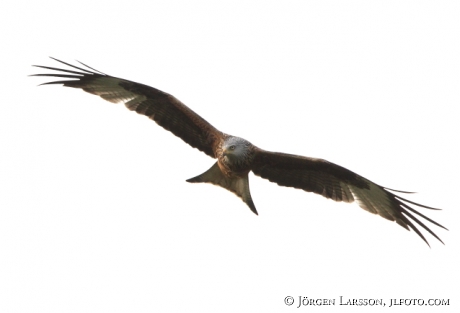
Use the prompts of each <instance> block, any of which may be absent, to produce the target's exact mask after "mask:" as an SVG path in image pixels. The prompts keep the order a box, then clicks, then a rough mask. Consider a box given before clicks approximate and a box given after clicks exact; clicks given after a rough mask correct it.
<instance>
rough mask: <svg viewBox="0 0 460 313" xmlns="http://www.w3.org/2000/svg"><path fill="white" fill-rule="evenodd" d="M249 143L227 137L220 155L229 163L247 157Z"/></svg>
mask: <svg viewBox="0 0 460 313" xmlns="http://www.w3.org/2000/svg"><path fill="white" fill-rule="evenodd" d="M250 146H251V143H250V142H249V141H247V140H245V139H243V138H239V137H233V136H232V137H229V138H227V139H226V140H225V141H224V143H223V145H222V154H223V156H224V157H226V158H227V159H228V160H229V161H233V160H239V159H242V158H244V157H245V156H247V154H248V153H249V147H250Z"/></svg>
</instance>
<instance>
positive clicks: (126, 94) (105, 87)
mask: <svg viewBox="0 0 460 313" xmlns="http://www.w3.org/2000/svg"><path fill="white" fill-rule="evenodd" d="M119 82H120V80H119V79H117V78H112V77H101V78H97V79H94V80H93V81H91V86H89V87H84V88H83V90H84V91H86V92H89V93H92V94H95V95H98V96H100V97H101V98H103V99H104V100H107V101H110V102H112V103H124V104H125V105H126V107H127V108H128V109H130V110H134V109H135V107H136V106H137V104H139V103H140V102H142V101H144V100H145V99H147V97H146V96H144V95H138V94H135V93H133V92H131V91H127V90H124V89H123V88H121V87H120V85H119ZM133 107H134V108H133Z"/></svg>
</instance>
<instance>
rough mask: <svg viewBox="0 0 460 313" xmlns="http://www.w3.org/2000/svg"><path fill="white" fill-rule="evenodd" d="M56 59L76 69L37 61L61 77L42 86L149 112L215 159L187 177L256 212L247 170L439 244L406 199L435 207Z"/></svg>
mask: <svg viewBox="0 0 460 313" xmlns="http://www.w3.org/2000/svg"><path fill="white" fill-rule="evenodd" d="M54 60H56V61H58V62H60V63H63V64H65V65H67V66H70V67H72V68H74V69H76V70H78V71H75V70H66V69H59V68H54V67H47V66H39V65H35V66H37V67H40V68H44V69H49V70H53V71H59V72H60V73H57V74H35V75H32V76H46V77H60V78H65V79H64V80H59V81H52V82H48V83H44V84H43V85H47V84H62V85H64V86H66V87H72V88H80V89H83V90H84V91H86V92H89V93H91V94H94V95H98V96H100V97H102V98H103V99H105V100H107V101H110V102H114V103H118V102H123V103H124V104H125V105H126V107H127V108H128V109H130V110H132V111H136V112H137V113H139V114H143V115H146V116H148V117H149V118H151V119H152V120H154V121H155V122H156V123H157V124H158V125H160V126H161V127H163V128H164V129H166V130H169V131H171V132H172V133H173V134H174V135H176V136H178V137H180V138H181V139H182V140H183V141H185V142H186V143H188V144H189V145H190V146H192V147H194V148H197V149H198V150H200V151H203V152H204V153H206V154H207V155H209V156H210V157H212V158H215V159H217V162H216V163H215V164H214V165H213V166H212V167H211V168H210V169H209V170H207V171H206V172H204V173H203V174H201V175H199V176H196V177H194V178H191V179H188V180H187V181H188V182H206V183H212V184H215V185H218V186H221V187H223V188H225V189H227V190H229V191H231V192H233V193H235V194H236V195H237V196H239V197H240V198H241V199H242V200H243V201H244V202H245V203H246V204H247V205H248V206H249V208H250V209H251V210H252V211H253V212H254V213H255V214H257V210H256V207H255V205H254V202H253V201H252V198H251V194H250V191H249V180H248V174H249V172H250V171H252V172H253V173H254V174H255V175H257V176H260V177H262V178H265V179H268V180H269V181H271V182H275V183H277V184H278V185H280V186H286V187H294V188H298V189H302V190H305V191H308V192H314V193H316V194H319V195H322V196H324V197H326V198H328V199H332V200H335V201H343V202H353V201H357V202H358V205H359V206H360V207H361V208H363V209H365V210H366V211H369V212H371V213H374V214H378V215H380V216H382V217H384V218H386V219H388V220H391V221H396V223H398V224H399V225H401V226H402V227H404V228H406V229H408V230H409V229H412V230H414V231H415V232H416V233H417V234H418V235H419V236H420V237H421V238H422V239H423V240H424V241H425V242H426V243H427V244H428V241H427V240H426V239H425V237H424V236H423V235H422V233H421V232H420V231H419V229H418V228H417V227H416V225H414V222H415V223H416V224H418V225H419V226H421V227H422V228H424V229H425V230H426V231H428V232H429V233H430V234H431V235H433V236H434V237H435V238H437V239H438V240H439V241H441V242H442V240H441V239H440V238H439V237H438V236H437V235H436V234H435V233H434V232H433V231H432V230H431V229H429V228H428V227H427V226H426V225H425V224H424V223H423V222H421V221H420V220H419V219H418V218H417V217H416V216H415V215H418V216H420V217H422V218H424V219H425V220H427V221H429V222H431V223H433V224H435V225H437V226H439V227H441V228H444V229H446V228H445V227H444V226H442V225H440V224H438V223H436V222H435V221H433V220H431V219H430V218H428V217H426V216H425V215H423V214H422V213H420V212H418V211H416V210H415V209H414V208H412V207H410V206H409V205H408V204H407V203H410V204H412V205H415V206H419V207H423V208H426V209H432V210H438V209H435V208H432V207H428V206H424V205H421V204H418V203H415V202H412V201H409V200H406V199H404V198H401V197H399V196H397V195H395V194H393V193H392V192H390V191H396V192H403V191H397V190H392V189H389V188H385V187H382V186H379V185H377V184H375V183H373V182H371V181H370V180H368V179H366V178H364V177H362V176H360V175H358V174H356V173H354V172H352V171H350V170H348V169H346V168H344V167H341V166H339V165H336V164H334V163H330V162H328V161H326V160H322V159H315V158H308V157H303V156H297V155H291V154H285V153H277V152H269V151H265V150H262V149H260V148H258V147H256V146H254V145H252V144H251V143H250V142H248V141H247V140H245V139H242V138H239V137H235V136H230V135H227V134H225V133H223V132H221V131H219V130H217V129H216V128H215V127H214V126H212V125H211V124H209V123H208V122H207V121H206V120H204V119H203V118H202V117H200V116H199V115H198V114H196V113H195V112H193V111H192V110H191V109H190V108H188V107H187V106H185V105H184V104H183V103H182V102H180V101H179V100H178V99H176V98H175V97H173V96H172V95H170V94H168V93H165V92H163V91H161V90H158V89H155V88H153V87H150V86H147V85H143V84H139V83H135V82H132V81H129V80H125V79H121V78H117V77H113V76H109V75H107V74H104V73H102V72H99V71H97V70H95V69H93V68H91V67H89V66H87V65H85V64H83V63H81V64H82V65H83V66H85V67H87V69H85V68H81V67H77V66H74V65H70V64H68V63H65V62H62V61H59V60H57V59H54ZM414 214H415V215H414ZM428 245H429V244H428Z"/></svg>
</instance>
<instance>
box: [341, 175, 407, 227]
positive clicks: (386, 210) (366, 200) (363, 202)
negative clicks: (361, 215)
mask: <svg viewBox="0 0 460 313" xmlns="http://www.w3.org/2000/svg"><path fill="white" fill-rule="evenodd" d="M366 182H367V183H368V184H369V189H362V188H359V187H355V186H352V185H349V186H348V188H350V189H351V192H352V194H353V196H354V198H355V200H356V201H357V202H358V205H359V206H360V207H361V208H363V209H364V210H366V211H368V212H371V213H373V214H378V215H380V216H382V217H384V218H386V219H388V220H390V221H396V222H397V223H398V224H400V225H401V226H403V227H404V228H407V225H406V223H405V222H404V221H402V220H400V218H399V217H398V216H397V215H396V214H397V212H396V211H395V209H393V207H394V205H395V204H394V202H393V201H392V199H391V198H390V197H389V195H388V192H386V191H385V190H384V189H383V188H382V187H380V186H377V185H376V184H374V183H373V182H371V181H369V180H367V179H366Z"/></svg>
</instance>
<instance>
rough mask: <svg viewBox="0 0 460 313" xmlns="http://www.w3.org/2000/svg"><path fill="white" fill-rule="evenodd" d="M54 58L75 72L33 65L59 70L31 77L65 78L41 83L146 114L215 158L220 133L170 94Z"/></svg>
mask: <svg viewBox="0 0 460 313" xmlns="http://www.w3.org/2000/svg"><path fill="white" fill-rule="evenodd" d="M52 59H54V58H52ZM54 60H56V61H58V62H60V63H63V64H65V65H67V66H70V67H72V68H74V69H76V70H77V71H75V70H66V69H59V68H54V67H47V66H40V65H35V66H36V67H40V68H44V69H49V70H53V71H59V72H60V73H55V74H35V75H32V76H46V77H60V78H65V80H59V81H52V82H48V83H44V84H42V85H49V84H62V85H64V86H66V87H72V88H80V89H83V90H84V91H86V92H89V93H91V94H93V95H98V96H100V97H101V98H103V99H105V100H107V101H110V102H114V103H118V102H123V103H124V104H125V105H126V107H127V108H128V109H130V110H132V111H136V112H137V113H139V114H143V115H146V116H148V117H149V118H151V119H152V120H154V121H155V122H156V123H157V124H158V125H160V126H162V127H163V128H164V129H166V130H169V131H171V132H172V133H173V134H174V135H176V136H178V137H180V138H181V139H182V140H184V141H185V142H186V143H188V144H189V145H191V146H192V147H194V148H197V149H199V150H200V151H203V152H204V153H206V154H207V155H209V156H211V157H213V158H215V155H214V147H215V146H216V145H217V143H218V141H219V140H220V139H221V138H222V136H223V134H222V133H221V132H219V131H218V130H217V129H216V128H214V127H213V126H212V125H211V124H209V123H208V122H207V121H205V120H204V119H203V118H202V117H201V116H199V115H198V114H196V113H195V112H193V111H192V110H191V109H190V108H188V107H187V106H186V105H184V104H183V103H182V102H180V101H179V100H178V99H176V98H175V97H173V96H172V95H170V94H168V93H166V92H163V91H161V90H158V89H156V88H153V87H150V86H147V85H143V84H139V83H135V82H132V81H129V80H125V79H121V78H117V77H113V76H109V75H107V74H104V73H102V72H99V71H97V70H94V69H93V68H91V67H89V66H87V65H85V64H83V63H82V64H83V65H84V66H86V67H87V68H88V69H85V68H80V67H77V66H74V65H70V64H68V63H65V62H62V61H59V60H57V59H54Z"/></svg>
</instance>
